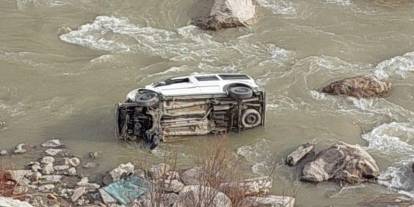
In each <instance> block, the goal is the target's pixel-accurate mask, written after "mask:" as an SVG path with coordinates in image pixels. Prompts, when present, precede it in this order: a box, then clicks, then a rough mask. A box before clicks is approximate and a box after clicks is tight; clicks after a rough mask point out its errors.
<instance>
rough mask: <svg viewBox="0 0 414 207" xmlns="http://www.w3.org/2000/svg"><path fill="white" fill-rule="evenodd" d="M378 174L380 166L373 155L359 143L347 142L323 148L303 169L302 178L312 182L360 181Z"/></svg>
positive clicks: (375, 176)
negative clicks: (350, 143) (358, 144)
mask: <svg viewBox="0 0 414 207" xmlns="http://www.w3.org/2000/svg"><path fill="white" fill-rule="evenodd" d="M378 176H379V168H378V166H377V164H376V162H375V160H374V159H373V158H372V157H371V155H369V154H368V153H367V152H366V151H365V150H363V149H362V148H361V147H359V146H357V145H349V144H346V143H339V144H335V145H333V146H331V147H329V148H327V149H325V150H322V151H321V152H320V153H319V154H318V155H317V156H316V158H315V160H314V161H311V162H309V163H306V164H305V166H304V168H303V170H302V180H305V181H310V182H322V181H326V180H330V179H334V180H340V181H345V182H348V183H360V182H364V181H366V180H367V179H374V178H377V177H378Z"/></svg>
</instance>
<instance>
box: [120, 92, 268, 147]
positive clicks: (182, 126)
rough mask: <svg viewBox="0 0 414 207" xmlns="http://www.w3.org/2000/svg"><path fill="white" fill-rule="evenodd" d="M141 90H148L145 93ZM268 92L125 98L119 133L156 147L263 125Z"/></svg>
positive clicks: (122, 104)
mask: <svg viewBox="0 0 414 207" xmlns="http://www.w3.org/2000/svg"><path fill="white" fill-rule="evenodd" d="M142 93H145V91H144V92H142ZM265 106H266V97H265V92H263V91H256V92H254V94H253V95H252V96H251V97H249V98H234V97H230V96H227V95H199V96H174V97H163V96H159V99H157V101H156V102H155V103H153V104H148V105H143V104H139V103H137V102H134V101H126V102H124V103H119V104H117V105H116V122H117V123H116V125H117V127H116V133H117V136H118V137H119V138H120V139H123V140H137V139H143V140H144V141H146V142H147V143H150V146H151V148H154V147H156V146H157V145H158V144H159V142H160V141H163V142H171V141H175V140H178V139H181V138H183V137H185V136H193V135H207V134H224V133H228V132H230V131H236V132H239V131H241V130H245V129H250V128H254V127H258V126H263V125H264V123H265V119H266V117H265V111H266V107H265Z"/></svg>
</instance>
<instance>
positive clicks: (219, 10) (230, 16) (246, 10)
mask: <svg viewBox="0 0 414 207" xmlns="http://www.w3.org/2000/svg"><path fill="white" fill-rule="evenodd" d="M255 20H256V8H255V5H254V3H253V1H252V0H215V1H214V4H213V6H212V8H211V11H210V14H209V16H206V17H197V18H194V19H193V24H194V25H196V26H198V27H200V28H202V29H206V30H220V29H223V28H231V27H239V26H247V25H250V24H253V23H254V22H255Z"/></svg>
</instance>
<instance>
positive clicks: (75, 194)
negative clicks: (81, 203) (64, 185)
mask: <svg viewBox="0 0 414 207" xmlns="http://www.w3.org/2000/svg"><path fill="white" fill-rule="evenodd" d="M85 193H86V188H85V187H78V188H76V189H75V190H74V191H73V195H72V197H71V198H70V199H71V200H72V202H76V201H77V200H78V199H79V198H80V197H81V196H83V195H84V194H85Z"/></svg>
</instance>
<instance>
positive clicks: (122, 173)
mask: <svg viewBox="0 0 414 207" xmlns="http://www.w3.org/2000/svg"><path fill="white" fill-rule="evenodd" d="M134 169H135V166H134V165H133V164H132V163H130V162H128V163H126V164H120V165H119V166H118V167H117V168H115V169H113V170H112V171H111V172H109V174H110V175H111V177H112V181H118V180H119V179H121V178H122V177H126V176H130V175H132V174H134V171H135V170H134Z"/></svg>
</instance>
